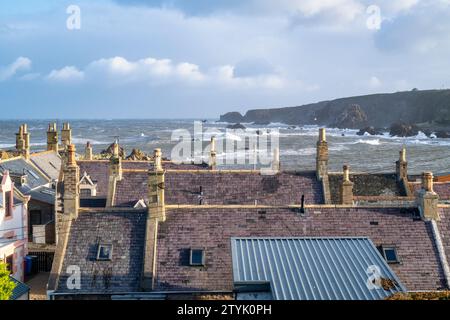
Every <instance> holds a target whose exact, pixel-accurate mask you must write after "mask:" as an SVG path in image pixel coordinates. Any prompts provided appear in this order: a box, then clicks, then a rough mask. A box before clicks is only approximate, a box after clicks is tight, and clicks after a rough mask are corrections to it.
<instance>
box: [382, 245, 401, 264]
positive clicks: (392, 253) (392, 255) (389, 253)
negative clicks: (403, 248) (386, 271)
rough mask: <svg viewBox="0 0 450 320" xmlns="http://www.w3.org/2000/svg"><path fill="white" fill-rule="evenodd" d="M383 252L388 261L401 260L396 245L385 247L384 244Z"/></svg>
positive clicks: (397, 261)
mask: <svg viewBox="0 0 450 320" xmlns="http://www.w3.org/2000/svg"><path fill="white" fill-rule="evenodd" d="M380 251H381V254H382V255H383V257H384V259H385V260H386V262H387V263H399V262H400V260H399V258H398V254H397V249H396V248H395V247H385V246H382V247H381V248H380Z"/></svg>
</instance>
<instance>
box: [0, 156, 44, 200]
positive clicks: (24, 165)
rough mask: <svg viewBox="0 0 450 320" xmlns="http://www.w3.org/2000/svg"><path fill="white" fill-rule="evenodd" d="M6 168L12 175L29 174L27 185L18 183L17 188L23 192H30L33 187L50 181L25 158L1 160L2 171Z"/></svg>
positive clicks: (0, 169) (0, 167)
mask: <svg viewBox="0 0 450 320" xmlns="http://www.w3.org/2000/svg"><path fill="white" fill-rule="evenodd" d="M5 170H9V172H10V174H11V175H14V174H17V175H23V174H26V175H27V184H26V185H24V186H20V185H18V184H16V188H17V189H18V190H19V191H20V192H21V193H23V194H29V192H30V191H31V190H32V189H35V188H38V187H40V186H43V185H46V184H48V183H49V179H48V178H47V177H45V176H44V175H43V174H42V173H41V172H39V170H36V168H35V167H34V166H33V165H32V164H31V163H28V162H27V161H26V160H25V159H24V158H16V159H13V160H6V161H0V173H2V172H4V171H5Z"/></svg>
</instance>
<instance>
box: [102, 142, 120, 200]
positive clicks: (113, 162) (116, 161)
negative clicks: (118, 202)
mask: <svg viewBox="0 0 450 320" xmlns="http://www.w3.org/2000/svg"><path fill="white" fill-rule="evenodd" d="M122 176H123V171H122V158H121V157H120V155H119V142H118V141H117V140H116V141H115V142H114V145H113V154H112V156H111V159H110V160H109V178H108V195H107V198H106V206H107V207H114V205H115V197H116V186H117V182H118V181H121V180H122Z"/></svg>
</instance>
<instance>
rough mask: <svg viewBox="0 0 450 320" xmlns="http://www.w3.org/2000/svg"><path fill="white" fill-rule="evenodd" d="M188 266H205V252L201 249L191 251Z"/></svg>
mask: <svg viewBox="0 0 450 320" xmlns="http://www.w3.org/2000/svg"><path fill="white" fill-rule="evenodd" d="M189 264H190V265H191V266H204V265H205V251H204V250H202V249H191V254H190V258H189Z"/></svg>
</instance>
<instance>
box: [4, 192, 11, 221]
mask: <svg viewBox="0 0 450 320" xmlns="http://www.w3.org/2000/svg"><path fill="white" fill-rule="evenodd" d="M5 200H6V201H5V216H6V217H11V216H12V203H11V191H8V192H5Z"/></svg>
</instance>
